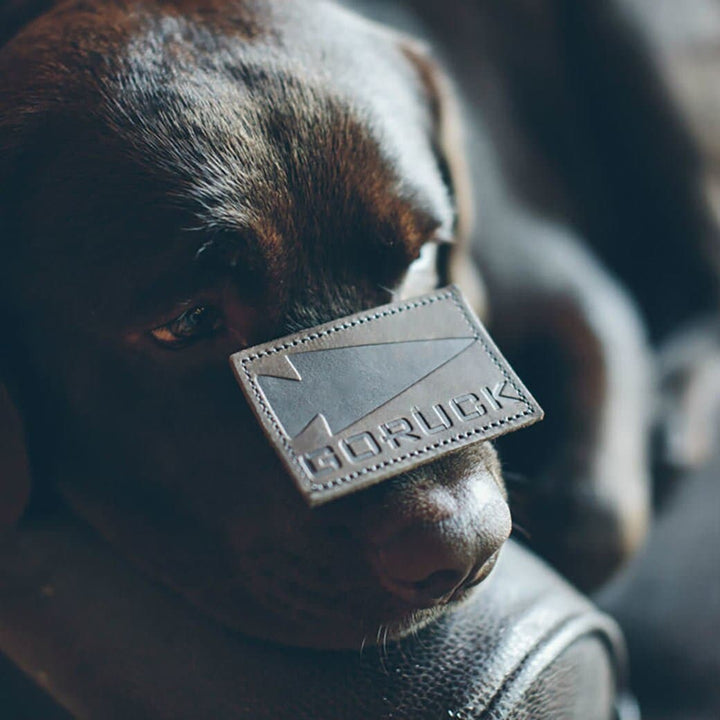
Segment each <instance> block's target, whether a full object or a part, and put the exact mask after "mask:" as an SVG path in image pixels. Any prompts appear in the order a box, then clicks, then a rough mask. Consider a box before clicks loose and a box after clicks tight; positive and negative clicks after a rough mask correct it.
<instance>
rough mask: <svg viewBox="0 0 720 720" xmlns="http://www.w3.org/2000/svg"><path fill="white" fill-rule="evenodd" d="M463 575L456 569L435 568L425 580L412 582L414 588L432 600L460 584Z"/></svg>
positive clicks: (450, 591) (440, 597)
mask: <svg viewBox="0 0 720 720" xmlns="http://www.w3.org/2000/svg"><path fill="white" fill-rule="evenodd" d="M464 579H465V577H464V576H463V575H462V573H459V572H457V570H436V571H435V572H434V573H432V574H431V575H429V576H428V577H427V578H425V580H420V581H418V582H415V583H412V585H413V586H414V588H413V589H414V590H415V591H417V593H418V594H419V595H423V596H425V597H427V598H429V599H432V600H440V599H442V598H444V597H446V596H447V595H449V594H450V593H452V592H453V591H454V590H455V589H456V588H458V587H459V586H460V584H461V583H462V582H463V580H464Z"/></svg>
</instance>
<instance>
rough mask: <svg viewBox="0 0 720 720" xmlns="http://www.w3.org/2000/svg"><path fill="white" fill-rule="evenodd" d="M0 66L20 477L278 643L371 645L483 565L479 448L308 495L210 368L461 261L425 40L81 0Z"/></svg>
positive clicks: (16, 44)
mask: <svg viewBox="0 0 720 720" xmlns="http://www.w3.org/2000/svg"><path fill="white" fill-rule="evenodd" d="M0 78H2V80H0V83H1V84H2V87H1V88H0V97H2V105H1V106H0V143H1V145H2V150H3V164H2V167H0V173H2V175H1V176H0V181H1V182H2V195H1V199H2V207H1V208H0V223H1V232H2V252H3V261H2V263H0V273H1V277H2V279H1V283H2V285H1V287H2V311H1V317H2V321H3V327H4V330H5V337H4V340H3V343H4V349H6V350H7V352H5V353H4V357H3V363H2V373H3V380H4V382H5V384H6V385H7V387H8V388H9V389H10V395H11V397H12V398H13V403H14V405H15V407H16V408H19V411H20V415H21V417H22V420H23V424H24V429H25V437H26V440H27V443H26V446H27V450H28V452H27V454H28V457H29V459H30V465H31V469H32V473H31V474H32V476H33V481H34V482H35V484H36V488H38V495H40V496H42V495H43V494H44V493H50V492H53V493H58V494H59V495H60V496H62V497H63V498H64V499H65V500H66V501H67V502H69V503H70V505H71V506H72V507H73V509H74V510H75V512H76V513H78V514H79V515H81V516H83V517H84V518H86V519H87V520H88V521H89V522H90V523H92V524H93V525H94V526H95V527H96V528H98V529H99V530H100V531H101V532H102V533H103V535H104V536H105V537H106V538H108V540H109V541H110V542H111V543H113V544H114V545H115V547H116V548H119V549H120V551H121V552H123V553H124V554H126V555H128V556H131V557H133V558H134V559H135V560H136V561H137V562H139V563H141V564H142V565H143V566H144V568H145V569H146V570H147V571H148V572H149V573H151V574H152V575H153V576H154V577H157V578H161V579H162V580H163V581H164V582H165V583H167V584H168V585H170V586H172V587H173V588H174V589H176V590H177V591H178V592H180V593H182V594H183V595H184V596H185V597H187V598H189V599H190V600H191V601H193V602H194V603H195V604H196V605H197V606H198V607H200V608H201V609H202V610H203V611H204V612H207V613H209V614H211V615H213V616H215V617H217V618H220V619H221V620H222V621H223V622H225V623H226V624H228V625H229V626H231V627H233V628H236V629H239V630H241V631H243V632H246V633H249V634H252V635H255V636H258V637H262V638H269V639H273V640H277V641H281V642H287V643H294V644H302V645H311V646H323V647H339V646H352V645H359V644H360V643H361V642H362V641H363V639H364V638H367V639H368V640H369V641H375V639H376V638H377V637H378V634H379V633H382V634H384V635H386V634H387V633H388V631H389V632H391V633H399V632H402V631H403V630H407V629H410V628H412V627H415V626H417V625H418V624H419V623H422V622H423V621H425V620H427V619H428V618H429V617H432V616H433V614H435V613H437V612H438V608H439V607H441V606H443V605H446V604H447V603H449V602H451V601H455V600H457V599H459V598H461V597H462V596H463V594H464V593H465V592H466V591H467V589H468V588H469V587H471V586H472V585H473V584H476V583H477V582H479V580H481V579H482V578H483V577H484V576H485V575H486V574H487V572H489V570H490V569H491V567H492V564H493V562H494V558H495V556H496V554H497V551H498V549H499V548H500V546H501V545H502V543H503V541H504V540H505V539H506V537H507V535H508V533H509V513H508V510H507V505H506V503H505V500H504V494H503V490H502V482H501V479H500V473H499V467H498V463H497V460H496V457H495V454H494V452H493V450H492V448H491V446H490V445H489V444H487V443H485V444H480V445H476V446H474V448H473V449H471V450H466V451H463V452H459V453H455V454H453V455H449V456H447V457H446V458H445V459H441V460H438V461H435V462H433V463H430V464H428V465H425V466H423V467H422V468H420V469H417V470H415V471H412V472H410V473H407V474H405V475H401V476H398V477H396V478H394V479H392V480H390V481H386V482H384V483H382V484H380V485H379V486H376V487H374V488H371V489H369V490H365V491H362V492H359V493H357V494H356V495H354V496H351V497H349V498H345V499H343V500H339V501H337V502H334V503H330V504H329V505H328V506H324V507H322V508H320V509H315V510H311V509H310V508H309V507H307V505H306V504H305V503H304V501H303V499H302V498H301V496H300V494H299V493H298V492H297V490H296V489H295V487H294V485H293V483H292V482H291V481H290V479H289V477H288V476H287V473H286V472H285V471H284V469H283V467H282V465H281V464H280V462H279V460H278V459H277V457H276V455H275V453H274V452H273V450H272V449H271V447H270V446H269V444H268V443H267V442H266V440H265V439H264V437H263V435H262V432H261V430H260V427H259V426H258V425H257V423H256V421H255V420H254V419H253V417H252V414H251V411H250V409H249V408H248V406H247V404H246V403H245V401H244V400H243V398H242V395H241V393H240V391H239V389H238V387H237V385H236V384H235V381H234V379H233V376H232V373H231V371H230V369H229V365H228V357H229V355H230V354H231V353H233V352H235V351H237V350H239V349H241V348H243V347H247V346H249V345H253V344H256V343H258V342H260V341H264V340H268V339H271V338H273V337H278V336H281V335H283V334H286V333H287V332H290V331H293V330H297V329H300V328H304V327H308V326H311V325H315V324H317V323H320V322H323V321H328V320H331V319H333V318H336V317H339V316H342V315H346V314H348V313H351V312H356V311H359V310H362V309H364V308H369V307H373V306H376V305H378V304H381V303H383V302H387V301H388V300H389V299H390V298H391V296H392V295H393V294H395V295H399V294H403V293H404V294H416V293H420V292H424V291H426V290H430V289H432V288H433V287H434V286H435V285H437V284H438V283H439V282H443V281H446V280H448V279H449V278H448V275H450V274H452V272H453V268H454V267H458V268H461V267H462V264H461V262H460V261H459V259H458V258H460V252H461V248H460V247H459V245H460V241H459V236H460V235H461V234H462V230H463V224H464V223H465V222H466V220H465V209H464V207H463V206H464V203H465V201H464V198H463V194H464V193H465V192H466V188H465V180H464V178H463V177H462V168H461V164H462V163H461V156H460V155H459V154H458V152H457V151H456V150H454V151H451V150H450V142H449V139H450V138H451V137H452V136H453V132H452V129H451V125H452V115H453V111H452V107H451V103H450V101H449V97H448V93H447V91H446V89H445V86H444V81H443V79H442V77H441V76H440V75H439V74H438V72H437V70H436V69H435V67H434V65H433V64H432V63H431V62H430V61H429V60H428V59H427V58H426V57H425V56H424V54H423V52H422V51H421V50H419V49H418V48H417V47H416V46H414V45H413V44H411V43H410V42H409V41H407V40H406V39H404V38H402V37H400V36H398V35H395V34H393V33H390V32H388V31H385V30H383V29H381V28H379V27H377V26H375V25H372V24H370V23H368V22H366V21H364V20H362V19H360V18H358V17H355V16H354V15H352V14H350V13H348V12H346V11H345V10H342V9H339V8H338V7H335V6H333V5H330V4H325V3H314V2H312V3H311V2H290V1H288V0H247V1H245V0H236V1H235V2H232V3H225V2H220V1H219V0H217V1H216V0H189V1H187V2H180V1H178V2H169V1H168V2H161V1H160V0H146V1H144V2H132V1H128V2H112V3H111V2H107V3H106V2H102V0H85V1H83V2H74V1H72V2H63V3H61V4H60V5H58V7H56V8H55V9H54V10H53V11H51V12H50V13H48V14H46V15H44V16H42V17H41V18H39V19H37V20H36V21H35V22H34V23H32V24H31V25H29V26H28V27H26V28H25V30H24V31H22V32H21V33H20V34H19V35H18V36H16V37H15V38H14V40H12V41H11V42H10V43H9V44H8V45H6V46H5V48H4V49H2V51H0ZM6 454H7V453H6ZM8 463H9V461H8V460H7V457H6V464H8ZM8 466H9V465H8ZM12 472H13V476H14V477H13V479H17V476H18V474H19V470H18V468H17V467H15V468H14V469H13V471H12ZM5 475H6V476H5V477H4V478H3V482H4V483H5V484H6V485H7V486H8V487H6V488H5V489H4V490H3V492H5V493H6V494H7V493H9V492H10V490H9V484H10V482H9V478H8V477H7V475H8V473H7V472H6V473H5Z"/></svg>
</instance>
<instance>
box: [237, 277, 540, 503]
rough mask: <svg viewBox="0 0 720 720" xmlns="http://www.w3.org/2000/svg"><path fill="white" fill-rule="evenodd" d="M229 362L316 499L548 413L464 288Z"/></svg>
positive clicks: (307, 494) (373, 313)
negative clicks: (500, 348)
mask: <svg viewBox="0 0 720 720" xmlns="http://www.w3.org/2000/svg"><path fill="white" fill-rule="evenodd" d="M230 361H231V364H232V367H233V369H234V371H235V375H236V377H237V379H238V381H239V383H240V386H241V387H242V389H243V391H244V393H245V395H246V397H247V399H248V401H249V402H250V405H251V407H252V409H253V411H254V412H255V415H256V416H257V418H258V420H259V421H260V424H261V425H262V427H263V428H264V430H265V433H266V434H267V436H268V437H269V438H270V441H271V443H272V444H273V446H274V447H275V449H276V450H277V452H278V453H279V454H280V457H281V458H282V459H283V461H284V463H285V465H286V466H287V468H288V470H289V471H290V474H291V475H292V477H293V478H294V480H295V482H296V483H297V486H298V488H299V489H300V491H301V492H302V494H303V495H304V497H305V498H306V500H307V501H308V502H309V503H310V504H311V505H318V504H321V503H324V502H326V501H328V500H331V499H335V498H338V497H340V496H342V495H346V494H348V493H351V492H354V491H356V490H359V489H360V488H363V487H366V486H368V485H372V484H374V483H377V482H380V481H381V480H385V479H387V478H389V477H391V476H393V475H397V474H398V473H400V472H405V471H407V470H410V469H412V468H414V467H417V466H418V465H421V464H423V463H426V462H428V461H430V460H433V459H435V458H437V457H439V456H440V455H444V454H445V453H448V452H451V451H453V450H456V449H457V448H461V447H463V446H465V445H469V444H471V443H475V442H478V441H481V440H489V439H491V438H494V437H497V436H499V435H503V434H504V433H507V432H510V431H512V430H517V429H518V428H521V427H524V426H526V425H530V424H532V423H534V422H537V421H538V420H541V419H542V417H543V411H542V409H541V408H540V406H539V405H538V403H537V402H536V401H535V399H534V398H533V397H532V395H530V393H529V392H528V390H527V388H526V387H525V386H524V385H523V383H522V382H521V381H520V379H519V378H518V376H517V375H516V374H515V372H514V371H513V369H512V368H511V367H510V365H509V363H508V362H507V360H505V358H504V357H503V356H502V355H501V354H500V352H499V351H498V349H497V347H496V346H495V344H494V343H493V341H492V340H491V339H490V336H489V335H488V333H487V331H486V330H485V328H484V327H483V325H482V323H481V322H480V321H479V320H478V318H477V317H476V316H475V315H474V313H473V312H472V310H471V309H470V308H469V307H468V305H467V303H466V302H465V300H464V299H463V297H462V295H461V293H460V291H459V290H458V288H456V287H454V286H450V287H447V288H445V289H443V290H438V291H436V292H433V293H431V294H429V295H425V296H422V297H418V298H415V299H413V300H406V301H402V302H397V303H393V304H391V305H383V306H381V307H377V308H374V309H372V310H367V311H365V312H361V313H357V314H356V315H350V316H348V317H345V318H341V319H339V320H336V321H334V322H331V323H327V324H324V325H318V326H317V327H313V328H310V329H308V330H305V331H303V332H300V333H296V334H294V335H289V336H287V337H284V338H281V339H279V340H275V341H273V342H269V343H264V344H262V345H256V346H255V347H252V348H248V349H247V350H243V351H242V352H238V353H235V354H234V355H232V356H231V358H230Z"/></svg>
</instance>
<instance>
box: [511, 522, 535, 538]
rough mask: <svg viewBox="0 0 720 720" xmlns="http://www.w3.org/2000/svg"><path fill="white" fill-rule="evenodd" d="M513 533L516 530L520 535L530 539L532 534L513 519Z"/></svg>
mask: <svg viewBox="0 0 720 720" xmlns="http://www.w3.org/2000/svg"><path fill="white" fill-rule="evenodd" d="M512 529H513V533H515V532H518V533H519V534H520V535H522V536H523V537H524V538H525V539H526V540H532V535H531V533H530V531H529V530H527V529H526V528H524V527H523V526H522V525H519V524H518V523H516V522H515V521H513V524H512Z"/></svg>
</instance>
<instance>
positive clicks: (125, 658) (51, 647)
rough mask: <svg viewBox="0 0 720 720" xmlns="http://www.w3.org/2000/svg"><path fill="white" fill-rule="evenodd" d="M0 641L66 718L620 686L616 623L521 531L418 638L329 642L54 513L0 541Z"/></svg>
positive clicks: (415, 718) (593, 704)
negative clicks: (219, 611)
mask: <svg viewBox="0 0 720 720" xmlns="http://www.w3.org/2000/svg"><path fill="white" fill-rule="evenodd" d="M0 648H1V649H2V652H3V653H5V654H6V655H7V657H8V658H10V660H11V661H12V662H13V663H14V664H16V665H17V666H18V667H20V668H21V669H22V670H23V671H24V672H25V673H27V674H28V675H29V676H31V677H34V678H36V679H39V680H40V681H41V684H42V685H43V687H44V688H45V689H46V691H47V692H48V693H49V694H50V695H51V696H52V697H54V698H55V700H56V701H57V702H58V704H59V705H61V706H62V707H64V708H66V709H67V710H68V711H69V712H70V714H71V715H72V716H73V717H76V718H102V719H103V720H114V719H115V718H117V719H118V720H119V719H121V718H122V720H127V718H133V719H134V720H142V719H143V718H153V719H154V720H163V719H165V718H167V719H168V720H169V719H170V718H172V719H173V720H183V719H187V720H190V719H191V718H192V719H193V720H197V719H198V718H254V719H255V718H256V719H258V720H260V719H262V718H268V719H270V718H272V719H273V720H282V719H283V718H288V719H289V718H293V719H298V718H299V719H301V720H302V719H308V720H310V719H311V718H312V719H313V720H325V719H327V720H330V719H331V718H348V719H351V720H353V719H356V718H357V719H358V720H359V719H360V718H363V719H364V720H368V719H372V718H408V719H412V720H423V719H425V718H427V719H428V720H429V719H430V718H432V719H433V720H437V719H438V718H461V719H464V720H467V719H470V718H473V719H478V718H482V719H484V720H488V719H491V718H492V719H495V718H533V720H545V719H547V720H550V719H552V720H558V719H562V718H568V719H571V718H572V719H577V720H594V719H595V718H598V720H600V719H602V718H612V717H613V713H614V709H613V704H614V702H615V698H616V696H617V695H619V694H622V691H623V688H624V669H623V667H624V660H623V646H622V641H621V639H620V637H619V635H618V632H617V630H616V626H615V625H614V624H613V622H612V621H610V620H608V619H607V617H605V616H603V615H602V614H600V613H599V612H598V611H596V610H595V609H594V608H593V607H592V606H591V605H590V604H589V602H588V601H586V600H585V599H584V598H582V597H581V596H580V595H578V594H577V593H576V592H574V591H573V590H572V589H571V588H570V587H569V586H568V585H567V584H565V583H564V582H563V581H562V580H560V579H559V578H558V577H557V576H556V575H555V574H554V573H552V572H551V571H550V570H549V569H548V568H547V567H545V566H544V565H543V564H542V563H541V562H540V561H538V560H537V559H536V558H535V557H533V556H532V555H530V554H529V553H528V552H527V551H525V550H524V549H522V548H521V547H519V546H517V545H516V544H514V543H513V542H512V541H511V542H509V543H508V545H507V546H506V547H505V549H504V550H503V552H502V555H501V559H500V561H499V563H498V566H497V568H496V570H495V572H494V573H493V575H492V576H491V578H490V580H489V581H488V582H487V583H485V584H483V585H482V586H480V588H479V591H478V592H476V593H475V594H474V595H472V596H471V598H470V599H469V600H468V601H467V602H466V603H465V604H463V605H462V606H460V607H459V608H457V609H456V610H454V611H453V612H450V613H448V614H447V615H446V616H445V617H443V618H441V619H440V620H439V621H438V622H436V623H435V624H434V625H433V626H431V627H428V628H426V629H425V630H423V631H421V632H419V633H418V634H417V635H416V636H415V637H411V638H408V639H407V640H405V641H403V642H401V643H400V644H398V645H396V646H394V645H392V644H389V645H387V647H386V648H384V649H383V650H381V651H378V650H377V649H374V648H373V649H371V648H365V649H364V651H362V652H361V651H360V649H358V651H355V652H344V653H337V652H334V653H323V652H310V651H304V650H298V649H287V648H280V647H274V646H269V645H267V644H264V643H259V642H252V641H249V640H247V639H245V638H241V637H238V636H236V635H233V634H231V633H228V632H227V630H225V629H224V628H222V627H220V626H218V625H216V624H215V623H213V622H212V621H210V620H208V619H207V618H204V617H202V616H200V615H199V614H198V613H196V612H194V610H193V609H192V608H191V607H189V606H188V605H187V604H186V603H185V602H184V601H182V600H180V599H178V598H176V597H174V596H172V595H170V594H168V593H167V592H165V591H164V590H162V589H160V588H159V587H158V586H156V585H154V584H152V583H150V582H147V581H146V580H144V579H143V578H140V577H139V576H138V575H137V573H136V572H135V570H134V568H132V567H130V566H128V565H126V564H125V563H124V562H123V561H122V559H120V558H117V557H116V556H114V554H113V553H112V551H111V550H110V549H109V548H108V547H107V546H106V545H105V544H104V543H102V542H100V541H98V540H97V538H95V536H94V535H93V534H92V533H91V532H90V531H89V530H87V529H85V528H84V527H83V526H80V525H77V524H75V521H74V520H72V519H71V518H55V519H54V520H53V521H52V522H50V521H48V520H47V519H45V520H43V522H42V523H37V524H31V525H30V526H28V527H25V528H24V529H23V530H22V531H21V532H20V533H18V534H17V535H16V536H15V537H14V538H12V539H8V540H6V542H5V543H4V544H3V546H2V548H0ZM1 684H2V682H1V681H0V686H1Z"/></svg>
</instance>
